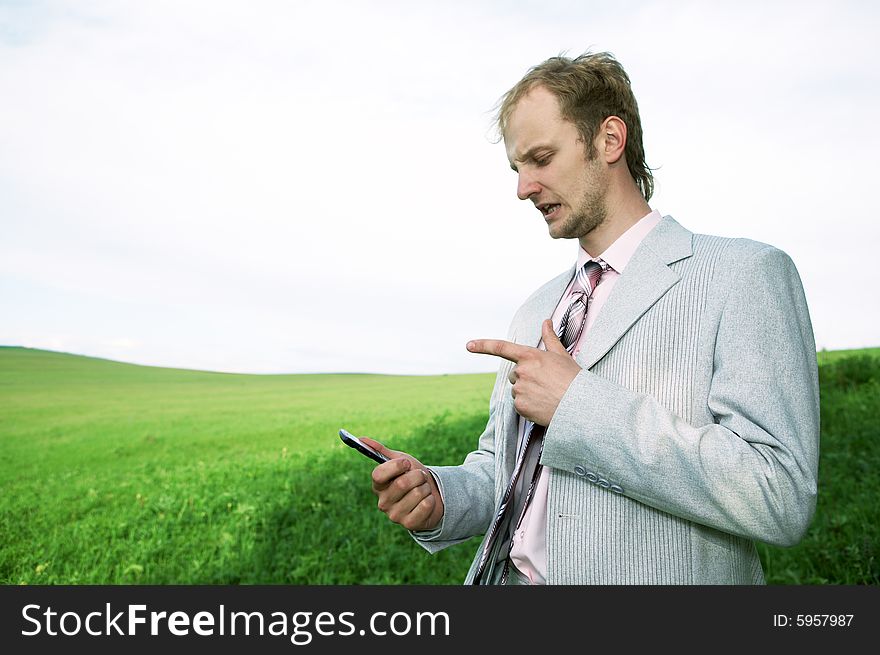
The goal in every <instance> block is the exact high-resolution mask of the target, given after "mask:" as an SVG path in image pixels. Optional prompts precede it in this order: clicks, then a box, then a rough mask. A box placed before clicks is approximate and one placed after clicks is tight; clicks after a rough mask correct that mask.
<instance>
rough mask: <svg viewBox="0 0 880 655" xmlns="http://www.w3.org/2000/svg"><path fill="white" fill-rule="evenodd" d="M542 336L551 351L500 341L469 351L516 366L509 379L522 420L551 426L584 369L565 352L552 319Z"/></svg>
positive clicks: (471, 345)
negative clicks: (560, 404) (565, 396)
mask: <svg viewBox="0 0 880 655" xmlns="http://www.w3.org/2000/svg"><path fill="white" fill-rule="evenodd" d="M541 336H542V337H543V340H544V347H545V348H546V349H547V350H541V349H539V348H532V347H530V346H523V345H520V344H516V343H511V342H510V341H502V340H500V339H478V340H476V341H469V342H468V344H467V349H468V350H469V351H470V352H472V353H482V354H484V355H495V356H496V357H503V358H504V359H506V360H508V361H511V362H513V363H514V364H516V366H514V367H513V370H511V372H510V375H509V376H508V379H509V380H510V383H511V384H512V385H513V389H512V390H511V393H512V394H513V406H514V407H515V408H516V411H517V413H518V414H519V415H520V416H522V417H524V418H527V419H528V420H530V421H533V422H534V423H537V424H538V425H544V426H547V425H550V419H552V418H553V414H555V413H556V408H557V407H558V406H559V401H561V400H562V396H563V395H565V392H566V391H567V390H568V387H569V385H571V381H572V380H574V379H575V377H577V374H578V373H579V372H580V370H581V367H580V366H579V365H578V363H577V362H576V361H574V358H573V357H572V356H571V355H569V354H568V351H566V350H565V346H563V345H562V342H561V341H559V337H557V336H556V333H555V332H554V331H553V323H552V322H551V321H550V320H549V319H547V320H545V321H544V324H543V326H542V328H541Z"/></svg>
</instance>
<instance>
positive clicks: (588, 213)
mask: <svg viewBox="0 0 880 655" xmlns="http://www.w3.org/2000/svg"><path fill="white" fill-rule="evenodd" d="M607 188H608V185H607V180H606V179H605V178H604V177H603V176H602V175H601V174H597V167H594V166H593V165H592V164H588V166H587V169H586V171H585V172H584V192H583V194H582V195H581V198H580V202H579V203H578V204H577V207H574V208H572V213H571V215H570V216H568V217H567V218H566V219H565V221H564V222H563V223H562V224H561V225H560V226H559V230H558V231H556V234H553V231H552V230H551V234H550V236H552V237H553V238H554V239H580V238H581V237H583V236H586V235H587V234H589V233H590V232H592V231H593V230H595V229H596V228H597V227H599V226H600V225H602V223H604V222H605V219H606V218H607V217H608V209H607V207H606V206H605V200H606V193H607Z"/></svg>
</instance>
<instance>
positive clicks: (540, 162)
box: [535, 157, 550, 166]
mask: <svg viewBox="0 0 880 655" xmlns="http://www.w3.org/2000/svg"><path fill="white" fill-rule="evenodd" d="M549 163H550V158H549V157H545V158H543V159H536V160H535V166H546V165H547V164H549Z"/></svg>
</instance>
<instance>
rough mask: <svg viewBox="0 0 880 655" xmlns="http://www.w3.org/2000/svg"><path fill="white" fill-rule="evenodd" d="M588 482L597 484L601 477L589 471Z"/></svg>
mask: <svg viewBox="0 0 880 655" xmlns="http://www.w3.org/2000/svg"><path fill="white" fill-rule="evenodd" d="M587 480H589V481H590V482H592V483H593V484H595V483H596V482H598V481H599V476H598V475H596V474H595V473H593V472H592V471H587Z"/></svg>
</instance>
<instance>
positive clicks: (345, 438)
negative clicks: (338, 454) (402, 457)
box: [339, 430, 388, 464]
mask: <svg viewBox="0 0 880 655" xmlns="http://www.w3.org/2000/svg"><path fill="white" fill-rule="evenodd" d="M339 438H340V439H342V443H344V444H345V445H346V446H351V447H352V448H354V449H355V450H356V451H358V452H359V453H361V454H362V455H366V456H367V457H369V458H370V459H373V460H375V461H377V462H379V463H380V464H382V463H383V462H387V461H388V457H386V456H385V455H383V454H382V453H380V452H379V451H377V450H375V449H373V448H370V447H369V446H368V445H367V444H365V443H364V442H363V441H361V440H360V439H358V438H357V437H356V436H354V435H353V434H352V433H351V432H349V431H348V430H340V431H339Z"/></svg>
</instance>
